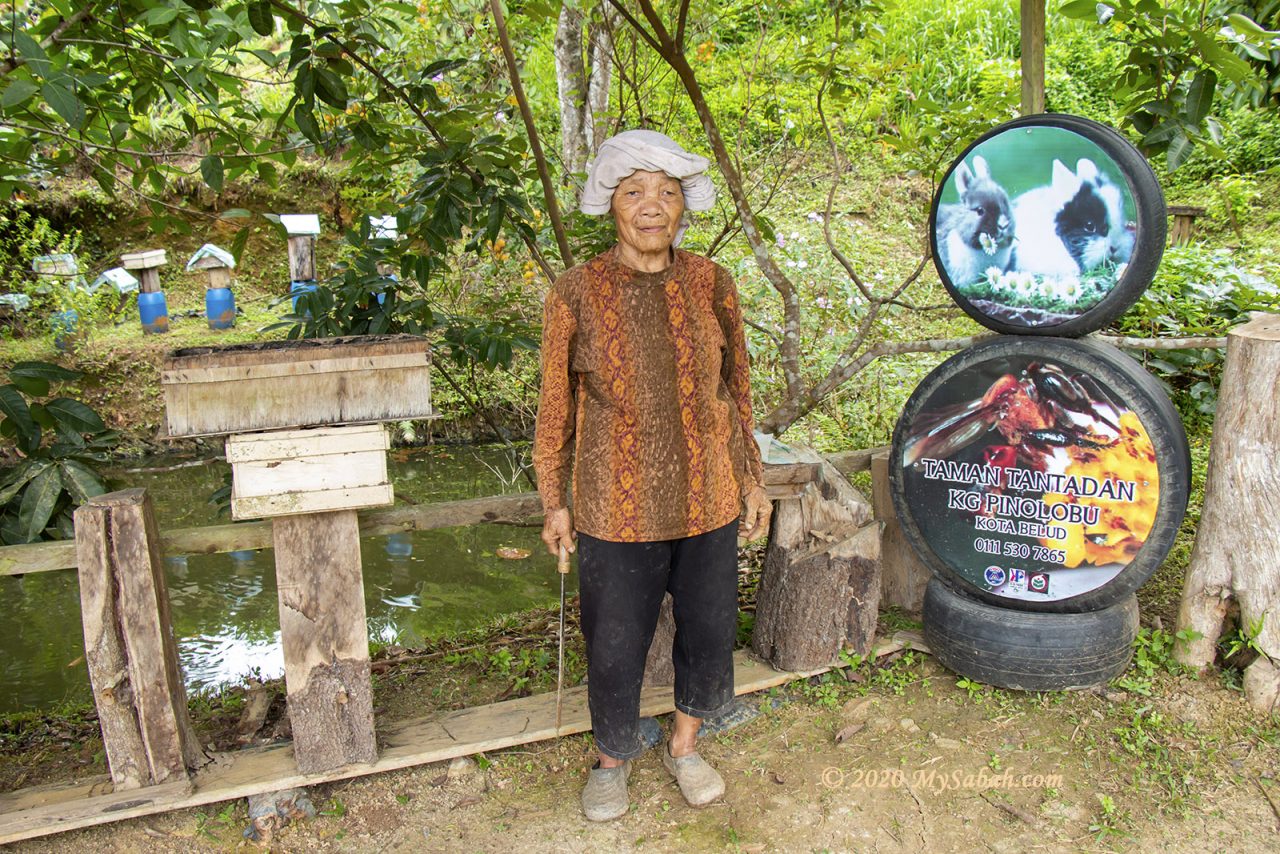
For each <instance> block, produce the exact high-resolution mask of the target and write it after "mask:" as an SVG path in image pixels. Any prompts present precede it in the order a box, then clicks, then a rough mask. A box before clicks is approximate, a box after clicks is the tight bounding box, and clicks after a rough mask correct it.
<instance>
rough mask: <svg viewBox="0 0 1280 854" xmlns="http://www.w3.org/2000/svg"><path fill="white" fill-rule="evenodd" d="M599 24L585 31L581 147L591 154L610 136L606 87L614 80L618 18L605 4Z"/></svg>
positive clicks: (611, 131) (619, 20) (607, 88)
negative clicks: (584, 100) (585, 51)
mask: <svg viewBox="0 0 1280 854" xmlns="http://www.w3.org/2000/svg"><path fill="white" fill-rule="evenodd" d="M600 14H601V16H602V17H603V20H601V21H595V22H593V23H592V24H591V25H590V26H589V27H588V28H587V105H586V110H585V111H584V114H583V123H582V128H583V131H582V138H583V144H584V145H586V146H587V147H588V148H589V151H588V155H590V154H594V153H595V151H596V149H598V148H599V147H600V143H602V142H604V141H605V140H606V139H607V138H608V137H609V136H610V135H611V134H612V133H613V125H612V123H610V122H607V121H605V120H604V119H605V117H606V113H607V112H608V110H609V84H610V81H611V80H612V79H613V32H614V30H615V29H617V27H618V24H619V23H620V22H621V18H619V16H618V12H617V10H615V9H614V8H613V7H612V6H610V5H609V4H608V3H602V4H601V5H600Z"/></svg>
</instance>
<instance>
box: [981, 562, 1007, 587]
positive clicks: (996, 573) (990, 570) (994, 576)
mask: <svg viewBox="0 0 1280 854" xmlns="http://www.w3.org/2000/svg"><path fill="white" fill-rule="evenodd" d="M983 577H984V578H986V579H987V583H988V584H990V585H991V586H992V587H999V586H1000V585H1001V584H1004V570H1003V569H1001V568H1000V567H998V566H989V567H987V571H986V573H984V575H983Z"/></svg>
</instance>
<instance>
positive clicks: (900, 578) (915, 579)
mask: <svg viewBox="0 0 1280 854" xmlns="http://www.w3.org/2000/svg"><path fill="white" fill-rule="evenodd" d="M871 504H872V507H873V508H874V509H875V514H876V518H877V519H879V520H880V521H881V522H882V523H883V524H884V534H883V535H882V536H881V538H880V565H881V567H882V573H881V576H880V601H881V603H882V604H884V605H891V606H895V607H898V608H901V609H902V610H903V611H905V612H906V613H908V614H913V615H918V614H920V612H921V611H922V609H923V608H924V589H925V588H926V587H928V586H929V577H930V573H929V568H928V567H927V566H925V565H924V563H922V562H921V560H920V556H919V555H917V554H916V550H915V549H913V548H912V547H911V544H910V543H909V542H907V538H906V536H905V535H904V534H903V533H902V525H901V524H899V523H898V514H897V513H896V512H895V511H894V509H893V495H892V494H891V492H890V487H889V450H888V449H887V448H886V449H883V450H881V451H880V452H879V453H877V454H876V455H875V456H873V457H872V458H871Z"/></svg>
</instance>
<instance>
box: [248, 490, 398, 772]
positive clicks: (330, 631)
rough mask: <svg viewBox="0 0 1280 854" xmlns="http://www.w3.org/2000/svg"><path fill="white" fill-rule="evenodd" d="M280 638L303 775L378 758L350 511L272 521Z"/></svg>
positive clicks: (361, 581) (357, 549) (356, 543)
mask: <svg viewBox="0 0 1280 854" xmlns="http://www.w3.org/2000/svg"><path fill="white" fill-rule="evenodd" d="M272 526H273V529H274V531H273V535H274V541H275V552H276V581H277V584H278V586H279V593H280V637H281V643H282V646H283V647H284V678H285V687H286V688H287V689H288V692H289V720H290V723H291V724H292V727H293V741H294V751H295V753H296V756H297V760H298V769H299V770H300V771H302V772H303V773H312V772H317V771H324V770H326V769H330V768H336V767H338V766H341V765H348V764H351V763H356V762H373V761H374V760H375V759H377V758H378V752H377V747H376V744H375V741H374V732H373V690H372V685H371V682H370V675H369V636H368V627H367V625H366V623H365V610H364V579H363V573H362V569H361V563H360V528H359V522H358V521H357V519H356V513H355V511H354V510H339V511H337V512H333V513H313V514H309V515H305V516H281V517H278V518H276V519H273V520H272Z"/></svg>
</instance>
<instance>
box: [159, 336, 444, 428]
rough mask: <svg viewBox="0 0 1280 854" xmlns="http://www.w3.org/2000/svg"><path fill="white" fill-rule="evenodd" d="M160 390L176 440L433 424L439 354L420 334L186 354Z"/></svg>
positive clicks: (176, 357)
mask: <svg viewBox="0 0 1280 854" xmlns="http://www.w3.org/2000/svg"><path fill="white" fill-rule="evenodd" d="M160 382H161V385H162V386H163V387H164V397H165V415H166V422H167V427H168V435H169V436H170V437H171V438H179V437H185V436H213V435H218V434H225V433H249V432H255V431H259V430H287V429H290V428H296V427H314V426H321V425H332V424H358V423H368V422H374V421H403V420H406V419H411V418H430V417H432V411H431V354H430V347H429V345H428V344H427V341H426V339H425V338H419V337H418V336H416V335H365V336H357V337H351V338H304V339H299V340H293V341H266V342H258V343H254V344H240V345H234V346H230V347H195V348H190V349H186V350H177V351H175V352H174V353H172V354H170V356H169V357H168V358H167V359H165V362H164V366H163V369H162V371H161V374H160Z"/></svg>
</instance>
